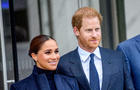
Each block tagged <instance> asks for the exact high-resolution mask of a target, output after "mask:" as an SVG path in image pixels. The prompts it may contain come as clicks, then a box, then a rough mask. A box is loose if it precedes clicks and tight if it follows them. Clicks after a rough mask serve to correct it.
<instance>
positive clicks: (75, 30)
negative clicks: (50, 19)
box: [73, 26, 79, 36]
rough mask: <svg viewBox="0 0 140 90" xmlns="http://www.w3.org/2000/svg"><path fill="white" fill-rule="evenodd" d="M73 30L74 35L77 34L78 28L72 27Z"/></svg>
mask: <svg viewBox="0 0 140 90" xmlns="http://www.w3.org/2000/svg"><path fill="white" fill-rule="evenodd" d="M73 32H74V34H75V36H79V30H78V28H77V27H76V26H75V27H74V28H73Z"/></svg>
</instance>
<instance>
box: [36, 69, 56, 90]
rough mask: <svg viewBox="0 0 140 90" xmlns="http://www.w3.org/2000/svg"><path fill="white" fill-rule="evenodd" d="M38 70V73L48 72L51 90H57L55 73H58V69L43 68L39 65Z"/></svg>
mask: <svg viewBox="0 0 140 90" xmlns="http://www.w3.org/2000/svg"><path fill="white" fill-rule="evenodd" d="M37 72H38V74H42V73H45V74H46V77H47V79H48V82H49V86H50V90H57V89H56V86H55V82H54V74H55V73H56V71H50V70H43V69H41V68H38V67H37Z"/></svg>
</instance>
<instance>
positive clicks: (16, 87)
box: [10, 75, 33, 90]
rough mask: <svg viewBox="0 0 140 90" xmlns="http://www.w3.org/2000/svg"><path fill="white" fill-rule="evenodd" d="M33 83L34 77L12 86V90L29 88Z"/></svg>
mask: <svg viewBox="0 0 140 90" xmlns="http://www.w3.org/2000/svg"><path fill="white" fill-rule="evenodd" d="M32 81H33V76H32V75H30V76H28V77H27V78H25V79H23V80H20V81H18V82H16V83H14V84H12V85H11V88H10V90H20V89H23V88H25V87H26V86H29V84H30V83H31V82H32Z"/></svg>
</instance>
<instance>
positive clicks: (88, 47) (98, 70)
mask: <svg viewBox="0 0 140 90" xmlns="http://www.w3.org/2000/svg"><path fill="white" fill-rule="evenodd" d="M101 22H102V16H101V15H100V14H99V13H98V12H97V11H96V10H95V9H93V8H89V7H83V8H80V9H78V10H77V11H76V12H75V14H74V16H73V17H72V26H73V32H74V34H75V36H76V37H77V40H78V48H76V49H75V50H73V51H71V52H69V53H67V54H65V55H64V56H62V57H61V59H60V63H59V65H58V71H59V72H60V73H63V74H66V75H69V76H73V77H75V78H76V79H77V81H78V84H79V88H80V90H133V84H132V82H131V77H130V75H129V73H128V71H127V70H128V69H127V68H126V63H125V62H124V59H123V55H122V54H121V53H119V52H115V51H112V50H108V49H104V48H102V47H99V43H100V41H101Z"/></svg>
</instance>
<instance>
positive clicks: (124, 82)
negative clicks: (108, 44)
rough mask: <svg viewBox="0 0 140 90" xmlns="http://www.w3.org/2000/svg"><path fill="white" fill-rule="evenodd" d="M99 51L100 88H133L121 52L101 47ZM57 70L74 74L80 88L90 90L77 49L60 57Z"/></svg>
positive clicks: (132, 89)
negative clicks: (101, 78) (100, 67)
mask: <svg viewBox="0 0 140 90" xmlns="http://www.w3.org/2000/svg"><path fill="white" fill-rule="evenodd" d="M100 52H101V59H102V67H103V83H102V89H101V90H134V88H133V84H132V80H131V77H130V75H129V73H128V68H126V63H125V61H124V57H123V54H122V53H120V52H117V51H113V50H108V49H105V48H101V47H100ZM58 71H59V72H60V73H63V74H66V75H70V76H74V77H75V78H76V79H77V81H78V84H79V88H80V90H90V86H89V83H88V80H87V78H86V75H85V73H84V71H83V67H82V64H81V60H80V56H79V54H78V50H77V49H75V50H74V51H71V52H69V53H67V54H65V55H63V56H62V57H61V59H60V62H59V64H58Z"/></svg>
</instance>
